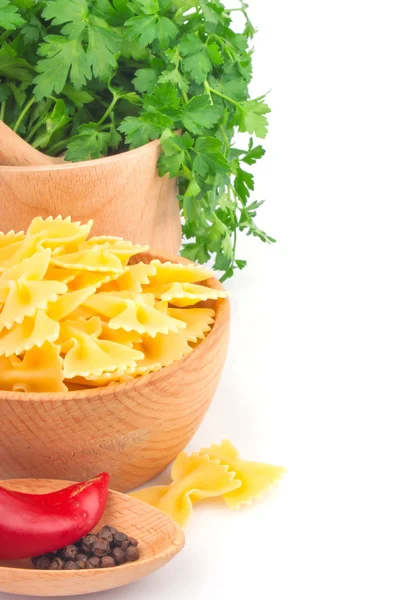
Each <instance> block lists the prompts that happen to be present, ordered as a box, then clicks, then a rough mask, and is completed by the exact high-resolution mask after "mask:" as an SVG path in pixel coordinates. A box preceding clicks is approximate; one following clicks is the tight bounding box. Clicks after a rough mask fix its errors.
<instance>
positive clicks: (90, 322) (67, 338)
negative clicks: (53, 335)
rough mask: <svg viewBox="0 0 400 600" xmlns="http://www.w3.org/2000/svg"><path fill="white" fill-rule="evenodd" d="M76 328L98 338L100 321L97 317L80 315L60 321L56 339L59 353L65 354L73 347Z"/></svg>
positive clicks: (100, 327) (100, 329)
mask: <svg viewBox="0 0 400 600" xmlns="http://www.w3.org/2000/svg"><path fill="white" fill-rule="evenodd" d="M76 330H78V331H80V332H81V333H85V334H87V335H91V336H93V337H95V338H98V337H99V335H100V334H101V331H102V323H101V320H100V318H99V317H91V318H90V319H85V318H83V317H80V318H78V319H75V320H68V321H62V322H61V323H60V333H59V337H58V339H57V344H58V345H59V346H60V348H61V354H66V353H67V352H68V351H69V350H71V348H72V347H73V345H74V343H73V341H74V335H76Z"/></svg>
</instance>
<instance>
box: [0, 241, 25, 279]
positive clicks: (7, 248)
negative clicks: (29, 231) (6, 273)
mask: <svg viewBox="0 0 400 600" xmlns="http://www.w3.org/2000/svg"><path fill="white" fill-rule="evenodd" d="M24 238H25V234H24V232H23V231H20V232H19V233H14V231H10V232H9V233H7V234H6V235H4V233H0V272H2V271H3V270H4V263H7V261H8V260H9V259H10V258H11V257H12V256H13V254H15V252H16V251H17V250H19V248H20V247H21V246H22V244H23V241H24Z"/></svg>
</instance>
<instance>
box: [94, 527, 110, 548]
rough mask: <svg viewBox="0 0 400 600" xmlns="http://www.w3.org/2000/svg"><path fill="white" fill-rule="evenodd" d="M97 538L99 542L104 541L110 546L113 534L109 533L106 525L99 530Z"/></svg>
mask: <svg viewBox="0 0 400 600" xmlns="http://www.w3.org/2000/svg"><path fill="white" fill-rule="evenodd" d="M97 537H98V538H99V539H101V540H106V542H108V543H109V544H111V542H112V541H113V537H114V534H113V533H111V531H110V528H109V527H107V525H106V526H105V527H103V529H100V531H99V533H98V534H97Z"/></svg>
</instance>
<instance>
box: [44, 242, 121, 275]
mask: <svg viewBox="0 0 400 600" xmlns="http://www.w3.org/2000/svg"><path fill="white" fill-rule="evenodd" d="M51 264H52V265H55V266H56V267H62V268H63V269H80V270H81V271H95V272H100V273H103V272H107V273H108V272H111V273H118V274H122V273H123V267H122V264H121V261H120V260H119V258H118V257H117V256H115V255H114V254H111V252H106V251H103V250H102V248H101V247H94V248H91V249H88V250H80V251H79V252H73V253H72V254H57V255H54V254H53V256H52V258H51Z"/></svg>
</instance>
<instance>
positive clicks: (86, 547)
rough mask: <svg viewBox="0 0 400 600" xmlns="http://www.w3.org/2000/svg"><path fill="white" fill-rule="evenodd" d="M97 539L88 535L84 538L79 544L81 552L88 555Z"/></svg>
mask: <svg viewBox="0 0 400 600" xmlns="http://www.w3.org/2000/svg"><path fill="white" fill-rule="evenodd" d="M98 539H99V538H98V537H97V535H90V534H89V535H87V536H85V537H84V538H83V540H82V542H81V549H82V552H84V553H85V554H90V553H91V551H92V545H93V542H97V541H98Z"/></svg>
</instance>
